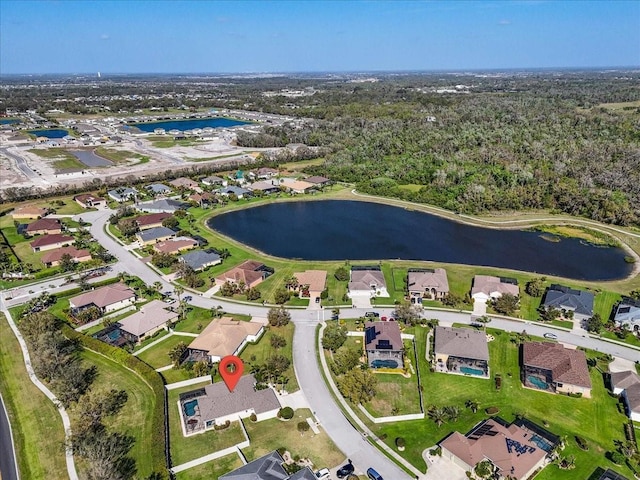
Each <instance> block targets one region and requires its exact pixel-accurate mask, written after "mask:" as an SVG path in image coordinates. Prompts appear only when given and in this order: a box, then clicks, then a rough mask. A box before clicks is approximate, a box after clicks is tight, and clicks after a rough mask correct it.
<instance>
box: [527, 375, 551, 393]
mask: <svg viewBox="0 0 640 480" xmlns="http://www.w3.org/2000/svg"><path fill="white" fill-rule="evenodd" d="M527 381H528V382H529V383H530V384H531V385H533V386H534V387H536V388H539V389H541V390H549V384H548V383H547V382H544V381H542V380H540V379H539V378H538V377H534V376H533V375H528V376H527Z"/></svg>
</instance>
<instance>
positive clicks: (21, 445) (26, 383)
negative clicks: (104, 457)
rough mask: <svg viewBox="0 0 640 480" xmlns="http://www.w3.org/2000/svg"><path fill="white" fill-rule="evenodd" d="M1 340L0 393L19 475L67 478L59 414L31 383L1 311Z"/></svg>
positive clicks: (37, 479) (54, 479) (36, 478)
mask: <svg viewBox="0 0 640 480" xmlns="http://www.w3.org/2000/svg"><path fill="white" fill-rule="evenodd" d="M0 339H1V340H2V348H0V392H1V393H2V397H3V399H4V403H5V406H6V408H7V412H8V415H9V421H10V422H11V425H12V426H13V428H12V430H13V440H14V443H15V447H16V454H17V456H18V468H19V470H20V476H21V478H23V479H29V480H41V479H42V480H44V479H49V480H62V479H65V478H68V477H67V468H66V464H65V457H64V429H63V427H62V419H61V418H60V414H59V413H58V410H57V409H56V408H55V407H54V406H53V403H51V401H49V399H48V398H47V397H46V396H45V395H44V393H42V392H41V391H40V390H38V389H37V388H36V386H35V385H34V384H33V383H31V380H30V379H29V376H28V375H27V370H26V368H25V366H24V360H23V358H22V351H21V350H20V346H19V345H18V341H17V340H16V338H15V336H14V335H13V332H12V331H11V329H10V328H9V324H8V323H7V321H6V319H5V318H4V315H2V314H0Z"/></svg>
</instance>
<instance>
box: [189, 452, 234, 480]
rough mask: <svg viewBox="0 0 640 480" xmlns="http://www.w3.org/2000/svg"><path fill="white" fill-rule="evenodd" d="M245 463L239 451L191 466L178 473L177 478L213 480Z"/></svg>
mask: <svg viewBox="0 0 640 480" xmlns="http://www.w3.org/2000/svg"><path fill="white" fill-rule="evenodd" d="M242 465H244V463H242V460H240V457H239V456H238V454H237V453H232V454H230V455H225V456H224V457H220V458H216V459H215V460H213V461H211V462H207V463H203V464H202V465H198V466H197V467H193V468H189V469H188V470H184V471H182V472H180V473H177V474H176V479H177V480H213V479H217V478H218V477H219V476H221V475H224V474H225V473H229V472H230V471H232V470H235V469H236V468H240V467H241V466H242Z"/></svg>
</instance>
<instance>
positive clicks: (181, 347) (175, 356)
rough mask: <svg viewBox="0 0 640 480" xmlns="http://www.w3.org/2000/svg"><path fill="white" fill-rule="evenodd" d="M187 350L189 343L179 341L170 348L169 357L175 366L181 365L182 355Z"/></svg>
mask: <svg viewBox="0 0 640 480" xmlns="http://www.w3.org/2000/svg"><path fill="white" fill-rule="evenodd" d="M186 351H187V344H186V343H184V342H180V343H178V344H177V345H176V346H175V347H173V348H172V349H171V350H169V358H170V359H171V360H172V361H173V366H174V367H175V368H177V367H179V366H180V363H181V362H182V357H183V356H184V354H185V353H186Z"/></svg>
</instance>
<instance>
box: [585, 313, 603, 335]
mask: <svg viewBox="0 0 640 480" xmlns="http://www.w3.org/2000/svg"><path fill="white" fill-rule="evenodd" d="M586 327H587V332H590V333H600V331H601V330H602V318H601V317H600V314H599V313H594V314H593V316H592V317H591V318H588V319H587V322H586Z"/></svg>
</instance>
